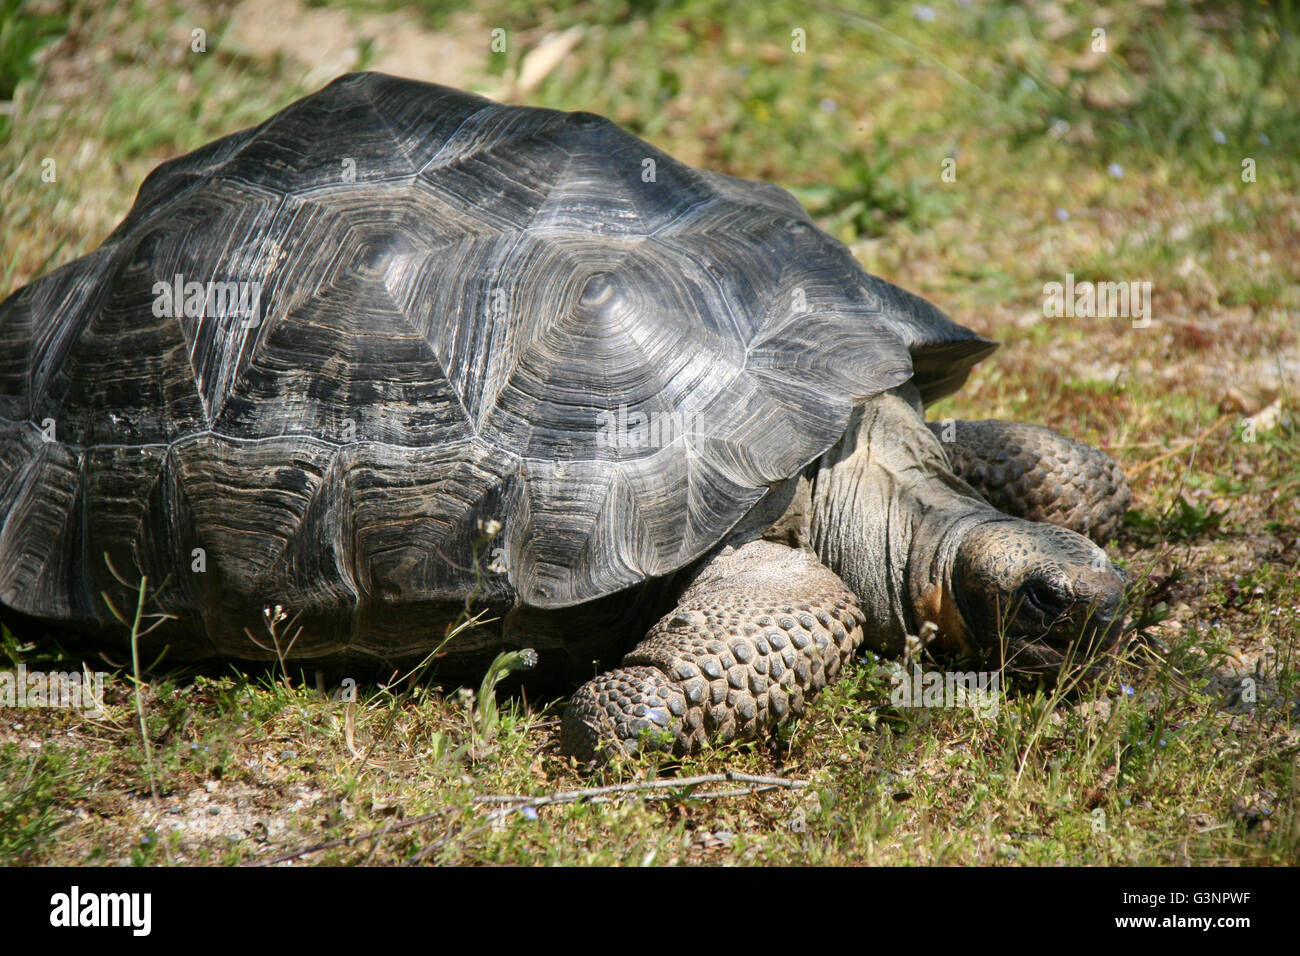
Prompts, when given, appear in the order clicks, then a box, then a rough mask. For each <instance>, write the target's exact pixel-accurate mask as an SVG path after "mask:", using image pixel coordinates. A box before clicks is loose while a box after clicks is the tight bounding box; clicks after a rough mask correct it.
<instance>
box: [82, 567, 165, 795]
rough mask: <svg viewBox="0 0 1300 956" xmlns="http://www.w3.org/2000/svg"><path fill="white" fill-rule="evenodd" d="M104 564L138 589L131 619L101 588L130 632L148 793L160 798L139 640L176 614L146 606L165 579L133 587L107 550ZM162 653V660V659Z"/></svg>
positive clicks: (124, 583) (121, 580) (112, 610)
mask: <svg viewBox="0 0 1300 956" xmlns="http://www.w3.org/2000/svg"><path fill="white" fill-rule="evenodd" d="M104 563H105V564H106V565H108V570H109V573H110V574H112V575H113V578H114V579H115V580H116V581H117V583H118V584H120V585H122V587H124V588H126V589H127V590H134V591H135V592H136V602H135V614H134V615H133V616H132V618H131V620H130V621H128V620H127V619H126V617H125V615H123V614H122V612H121V611H119V610H118V609H117V605H115V604H114V603H113V599H112V598H111V597H109V596H108V592H107V591H101V592H100V597H102V598H103V599H104V603H105V604H106V605H108V611H109V613H110V614H112V615H113V617H114V618H115V619H116V620H117V621H118V623H119V624H121V625H122V626H123V627H125V628H127V629H128V630H129V631H130V632H131V682H132V684H133V685H134V687H135V714H136V718H137V720H138V721H139V724H140V745H141V746H142V747H144V759H145V770H146V772H147V773H148V775H149V792H150V793H152V794H153V797H154V799H155V800H157V799H158V778H157V776H156V774H155V772H154V762H153V746H152V744H151V743H150V740H149V728H148V726H147V724H146V721H145V717H144V678H143V677H142V676H141V675H142V674H143V673H144V672H143V671H142V669H141V667H140V640H141V639H142V638H144V637H146V636H147V635H149V634H150V633H152V632H153V631H155V630H157V629H158V628H159V627H161V626H162V625H163V624H165V623H166V622H167V621H170V620H174V619H175V615H172V614H167V613H165V612H162V611H155V612H152V613H146V612H145V607H146V605H148V604H150V603H152V602H154V601H155V600H156V599H157V597H158V594H159V593H160V592H161V591H162V587H166V585H167V582H166V581H164V582H163V585H162V587H160V588H159V589H158V590H156V591H153V592H150V591H149V576H148V575H147V574H146V575H143V576H142V577H141V578H140V581H139V583H138V584H136V585H134V586H132V585H131V584H130V583H128V582H127V580H126V579H125V578H124V577H122V575H121V574H119V573H118V571H117V568H115V567H113V561H112V559H111V558H110V557H109V556H108V553H107V552H105V553H104ZM166 652H167V651H166V648H164V649H163V651H162V654H166ZM162 654H160V655H159V660H161V659H162ZM156 664H157V661H155V662H154V665H151V667H152V666H156Z"/></svg>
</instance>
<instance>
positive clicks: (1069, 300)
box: [1043, 272, 1151, 329]
mask: <svg viewBox="0 0 1300 956" xmlns="http://www.w3.org/2000/svg"><path fill="white" fill-rule="evenodd" d="M1043 315H1045V316H1047V317H1048V318H1049V319H1053V318H1057V317H1059V316H1070V317H1074V316H1079V317H1081V318H1094V319H1101V318H1106V319H1117V318H1125V319H1127V318H1130V317H1131V318H1132V319H1133V328H1135V329H1145V328H1146V327H1147V326H1148V325H1150V324H1151V283H1150V282H1129V281H1122V282H1090V281H1087V280H1084V281H1083V282H1075V281H1074V273H1073V272H1067V273H1066V274H1065V281H1064V282H1048V283H1046V284H1045V285H1044V286H1043Z"/></svg>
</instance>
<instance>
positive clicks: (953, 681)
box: [889, 664, 1002, 718]
mask: <svg viewBox="0 0 1300 956" xmlns="http://www.w3.org/2000/svg"><path fill="white" fill-rule="evenodd" d="M890 680H891V682H892V683H893V689H892V690H890V692H889V701H890V703H892V704H893V705H894V706H895V707H969V708H970V709H971V710H973V711H974V712H975V714H976V716H978V717H981V718H984V717H996V716H997V713H998V702H999V701H1000V700H1001V699H1002V674H1001V672H1000V671H923V670H921V667H920V665H918V664H914V665H912V671H911V673H910V674H909V673H908V672H907V671H906V670H903V669H902V668H899V669H898V670H897V671H895V672H894V674H893V675H892V676H891V678H890Z"/></svg>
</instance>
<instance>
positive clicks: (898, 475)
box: [809, 383, 1001, 654]
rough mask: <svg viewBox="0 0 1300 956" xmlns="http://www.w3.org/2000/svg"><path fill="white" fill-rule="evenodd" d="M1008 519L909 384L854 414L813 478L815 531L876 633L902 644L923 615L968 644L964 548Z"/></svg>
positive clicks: (871, 636) (892, 647) (880, 641)
mask: <svg viewBox="0 0 1300 956" xmlns="http://www.w3.org/2000/svg"><path fill="white" fill-rule="evenodd" d="M999 517H1001V516H1000V515H999V514H998V512H996V511H995V510H994V509H993V508H991V507H990V506H989V505H988V504H986V503H985V502H984V501H982V500H981V499H980V498H979V497H978V495H977V494H976V493H975V492H974V491H973V490H972V489H971V488H970V487H969V486H968V485H966V484H965V482H963V481H961V480H960V479H959V478H957V477H956V476H955V475H953V473H952V470H951V468H950V467H949V465H948V460H947V457H946V456H945V455H944V452H943V448H942V447H941V446H940V444H939V441H938V439H936V438H935V437H934V435H933V434H932V433H931V432H930V430H929V429H928V428H927V427H926V425H925V420H924V418H923V416H922V415H921V414H920V401H919V396H918V395H917V393H916V389H915V387H914V386H912V385H911V383H908V384H906V385H904V386H901V387H899V388H896V389H893V390H892V391H889V392H884V393H882V394H880V395H878V396H876V397H875V398H873V399H871V400H870V401H868V402H866V403H865V404H864V405H862V407H861V408H859V409H858V410H857V411H855V412H854V414H853V417H852V418H851V419H850V420H849V425H848V428H847V430H846V431H845V433H844V437H843V438H842V439H840V441H839V442H838V443H837V444H836V445H835V446H834V447H833V448H832V449H831V450H830V451H828V452H827V453H826V454H825V455H823V456H822V459H821V462H820V465H819V467H818V469H817V473H816V475H815V477H814V479H813V487H812V502H811V508H810V515H809V539H810V543H811V545H812V547H813V550H814V551H816V552H817V555H818V557H820V558H821V560H822V561H823V563H825V564H826V565H827V566H828V567H830V568H831V570H833V571H835V573H836V574H838V575H839V576H840V577H841V578H842V579H843V580H844V583H845V584H847V585H848V586H849V588H850V589H851V590H852V591H853V592H854V593H855V594H856V595H857V596H858V600H859V602H860V603H861V606H862V609H863V611H864V612H865V613H866V614H867V626H866V633H867V638H868V640H869V641H871V642H872V643H873V644H875V645H877V646H878V647H879V648H880V649H881V650H883V651H884V652H886V653H891V654H896V653H899V652H901V651H902V649H903V646H904V641H905V639H906V637H907V636H908V635H909V634H917V633H918V631H919V629H920V627H921V624H922V623H923V622H924V621H932V622H934V624H935V625H936V626H937V627H938V628H939V635H940V639H941V641H942V642H943V643H944V644H946V645H949V646H953V647H954V648H961V647H964V646H966V635H965V628H964V625H963V623H962V618H963V616H962V614H961V613H960V610H959V608H958V605H957V595H956V592H955V590H954V588H953V586H952V570H953V563H954V560H955V558H956V554H957V546H958V545H959V544H960V541H961V539H962V537H964V535H965V534H966V533H967V532H968V531H969V529H970V527H972V526H974V525H976V524H982V523H983V522H985V521H988V520H991V519H996V518H999Z"/></svg>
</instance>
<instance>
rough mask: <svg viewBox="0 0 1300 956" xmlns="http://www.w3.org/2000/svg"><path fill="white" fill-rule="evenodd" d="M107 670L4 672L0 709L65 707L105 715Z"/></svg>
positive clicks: (20, 668) (1, 673)
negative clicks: (105, 671) (105, 679)
mask: <svg viewBox="0 0 1300 956" xmlns="http://www.w3.org/2000/svg"><path fill="white" fill-rule="evenodd" d="M105 676H107V675H105V673H104V672H103V671H93V672H91V671H84V672H83V671H66V672H53V673H47V672H45V671H29V670H28V669H27V667H26V666H25V665H23V664H19V665H18V670H16V671H0V707H62V708H66V709H68V710H82V711H85V713H86V716H87V717H95V718H99V717H103V716H104V678H105Z"/></svg>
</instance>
